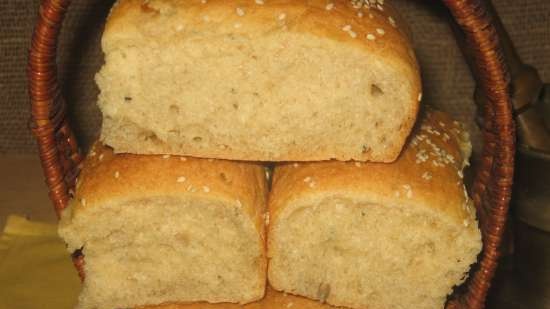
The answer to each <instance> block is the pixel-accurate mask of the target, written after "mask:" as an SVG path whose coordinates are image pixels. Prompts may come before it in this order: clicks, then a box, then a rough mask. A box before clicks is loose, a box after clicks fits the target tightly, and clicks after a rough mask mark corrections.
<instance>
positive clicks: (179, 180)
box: [176, 176, 187, 183]
mask: <svg viewBox="0 0 550 309" xmlns="http://www.w3.org/2000/svg"><path fill="white" fill-rule="evenodd" d="M186 180H187V178H185V177H183V176H180V177H178V179H176V181H177V182H179V183H182V182H185V181H186Z"/></svg>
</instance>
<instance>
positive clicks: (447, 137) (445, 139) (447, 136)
mask: <svg viewBox="0 0 550 309" xmlns="http://www.w3.org/2000/svg"><path fill="white" fill-rule="evenodd" d="M449 139H451V137H450V136H449V134H447V133H443V141H444V142H446V141H448V140H449Z"/></svg>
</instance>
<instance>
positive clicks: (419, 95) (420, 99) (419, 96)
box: [417, 92, 422, 102]
mask: <svg viewBox="0 0 550 309" xmlns="http://www.w3.org/2000/svg"><path fill="white" fill-rule="evenodd" d="M417 99H418V102H420V101H422V92H420V93H418V98H417Z"/></svg>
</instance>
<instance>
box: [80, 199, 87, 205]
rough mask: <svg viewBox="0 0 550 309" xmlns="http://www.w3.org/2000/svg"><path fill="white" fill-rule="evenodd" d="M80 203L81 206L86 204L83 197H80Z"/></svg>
mask: <svg viewBox="0 0 550 309" xmlns="http://www.w3.org/2000/svg"><path fill="white" fill-rule="evenodd" d="M80 204H82V206H86V199H85V198H83V199H81V200H80Z"/></svg>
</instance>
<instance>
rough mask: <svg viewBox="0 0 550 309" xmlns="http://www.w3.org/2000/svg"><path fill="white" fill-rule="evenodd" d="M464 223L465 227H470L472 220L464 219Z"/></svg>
mask: <svg viewBox="0 0 550 309" xmlns="http://www.w3.org/2000/svg"><path fill="white" fill-rule="evenodd" d="M462 224H464V226H465V227H468V226H469V225H470V222H468V220H466V219H464V221H462Z"/></svg>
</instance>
